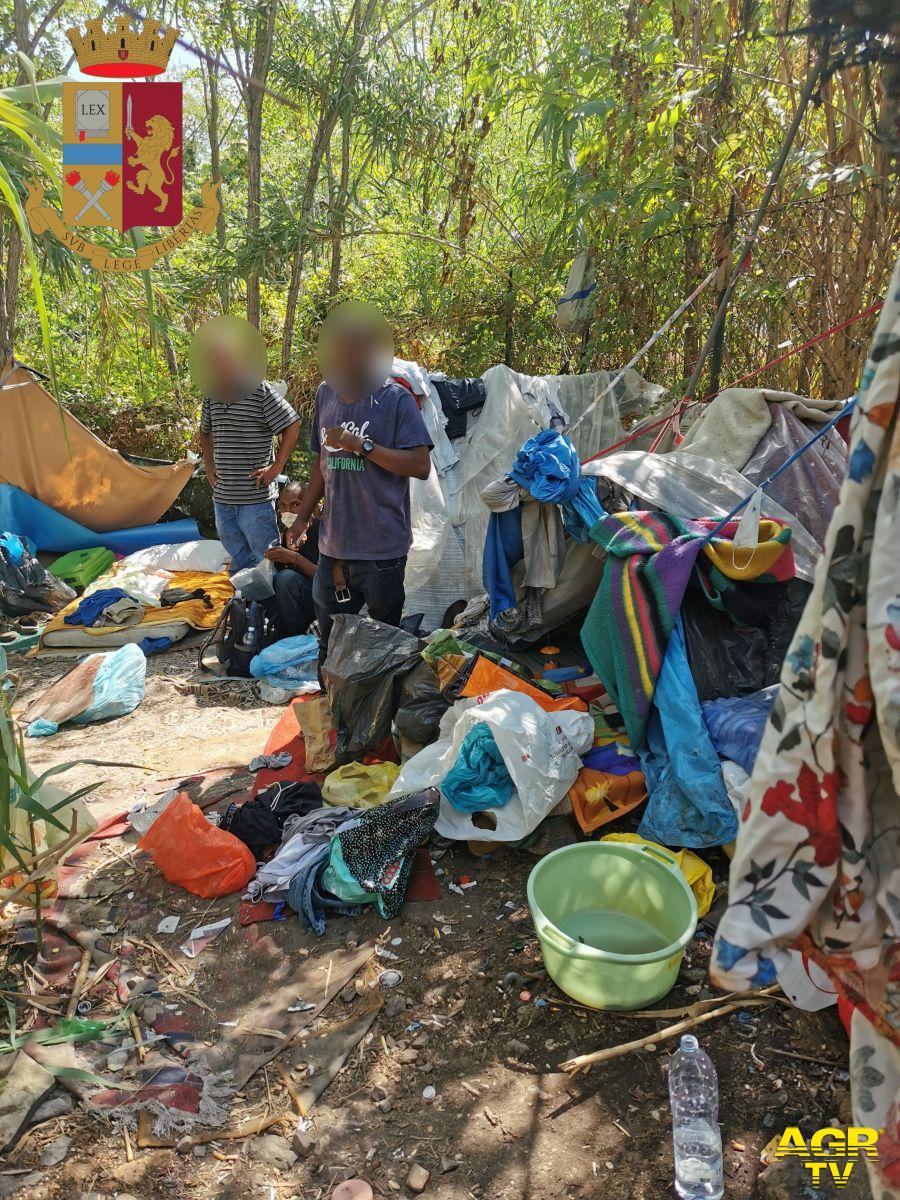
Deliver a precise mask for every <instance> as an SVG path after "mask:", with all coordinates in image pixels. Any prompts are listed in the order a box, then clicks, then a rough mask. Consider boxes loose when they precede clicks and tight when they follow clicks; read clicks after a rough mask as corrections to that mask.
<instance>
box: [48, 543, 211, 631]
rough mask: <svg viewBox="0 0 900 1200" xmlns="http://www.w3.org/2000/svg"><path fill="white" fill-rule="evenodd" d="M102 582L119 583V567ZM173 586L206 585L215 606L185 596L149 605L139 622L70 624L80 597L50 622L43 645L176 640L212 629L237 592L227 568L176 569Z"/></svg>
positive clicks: (193, 587)
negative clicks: (166, 604)
mask: <svg viewBox="0 0 900 1200" xmlns="http://www.w3.org/2000/svg"><path fill="white" fill-rule="evenodd" d="M117 565H118V564H117ZM99 582H101V583H102V585H103V586H104V587H115V586H116V567H115V566H114V567H113V568H112V570H111V571H109V572H107V574H106V575H104V576H101V580H100V581H99ZM170 586H171V587H173V588H184V589H185V590H186V591H189V592H192V591H194V590H196V589H197V588H202V589H203V590H204V591H205V592H206V593H207V595H208V596H209V598H210V600H211V601H212V607H211V608H207V606H206V604H204V602H203V601H202V600H184V601H182V603H181V604H174V605H172V607H171V608H147V609H146V611H145V613H144V619H143V620H142V621H141V622H140V623H139V624H138V625H103V626H99V627H92V626H88V625H67V624H66V620H65V618H66V617H67V616H68V614H69V613H71V612H74V611H75V610H76V608H77V607H78V604H79V601H78V600H73V602H72V603H71V604H69V605H67V606H66V608H64V609H62V610H61V611H60V612H58V613H57V614H56V615H55V616H53V617H52V618H51V619H50V621H49V622H48V623H47V625H46V626H45V628H44V633H43V636H42V638H41V647H42V648H43V647H46V648H47V649H48V650H49V649H61V648H74V647H87V648H88V649H91V650H102V649H106V648H110V647H116V646H124V645H126V644H127V643H129V642H140V641H142V640H143V639H144V638H145V637H154V638H156V637H170V638H172V640H173V641H176V640H177V639H179V638H183V637H184V636H185V634H187V633H188V632H189V631H190V630H191V629H199V630H204V629H212V627H213V626H214V625H215V623H216V621H218V619H219V617H220V616H221V615H222V610H223V609H224V608H225V605H226V604H227V603H228V601H229V600H230V599H231V597H232V596H233V595H234V588H233V587H232V584H231V580H230V579H229V577H228V576H227V575H226V574H224V572H222V573H211V572H206V571H174V572H173V573H172V580H171V584H170Z"/></svg>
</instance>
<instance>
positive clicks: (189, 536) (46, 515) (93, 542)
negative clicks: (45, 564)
mask: <svg viewBox="0 0 900 1200" xmlns="http://www.w3.org/2000/svg"><path fill="white" fill-rule="evenodd" d="M0 529H5V530H9V531H10V532H11V533H15V534H18V536H19V537H20V538H29V539H30V540H31V541H32V542H33V543H34V545H35V546H37V548H38V549H39V550H48V551H53V552H54V553H56V554H64V553H65V552H66V551H67V550H87V549H88V548H89V547H91V546H107V547H108V548H109V549H110V550H113V551H115V553H116V554H133V553H134V552H135V551H136V550H143V549H145V548H146V547H147V546H160V545H167V546H168V545H174V544H175V543H176V542H192V541H194V540H195V539H196V538H199V536H200V530H199V529H198V528H197V522H196V521H187V520H185V521H162V522H160V524H158V525H137V526H135V528H134V529H115V530H112V531H110V532H109V533H94V531H93V530H91V529H86V528H85V526H84V525H79V524H78V522H77V521H73V520H72V519H71V518H70V517H66V516H63V514H62V513H60V512H57V511H56V509H55V508H51V507H50V506H49V505H48V504H44V503H43V501H41V500H35V498H34V496H29V495H28V493H27V492H23V491H22V489H21V488H17V487H14V486H13V485H12V484H11V483H0Z"/></svg>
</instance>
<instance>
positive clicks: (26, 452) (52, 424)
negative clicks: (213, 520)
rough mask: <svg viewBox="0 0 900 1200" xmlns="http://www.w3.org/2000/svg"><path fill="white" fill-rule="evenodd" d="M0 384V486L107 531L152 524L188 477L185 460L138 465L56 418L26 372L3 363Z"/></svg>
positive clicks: (66, 417) (69, 420)
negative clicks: (6, 485) (13, 488)
mask: <svg viewBox="0 0 900 1200" xmlns="http://www.w3.org/2000/svg"><path fill="white" fill-rule="evenodd" d="M0 379H2V384H0V483H12V484H15V486H16V487H19V488H21V489H22V491H23V492H27V493H28V494H29V496H34V497H35V498H36V499H38V500H42V501H43V502H44V504H49V505H50V507H51V508H55V509H56V510H57V512H61V513H64V514H65V515H66V516H67V517H71V519H72V520H73V521H78V522H80V524H82V525H86V526H87V528H88V529H92V530H94V531H95V532H97V533H105V532H106V531H107V530H110V529H131V528H133V527H134V526H135V525H152V524H154V523H155V522H156V521H158V520H159V518H160V517H161V516H162V515H163V513H164V512H165V511H166V509H167V508H169V507H170V506H171V505H172V504H173V503H174V501H175V499H176V497H177V496H178V494H179V492H180V491H181V489H182V488H183V487H184V485H185V484H186V483H187V481H188V480H189V479H190V477H191V472H192V470H193V466H192V464H191V463H189V462H182V463H175V464H174V465H173V466H171V467H169V466H157V467H139V466H135V465H134V464H133V463H130V462H128V461H126V460H125V459H124V458H122V456H121V455H120V454H119V453H118V451H116V450H111V449H110V447H109V446H107V445H106V444H105V443H104V442H101V441H100V439H99V438H97V437H95V436H94V435H93V434H92V433H91V431H90V430H89V429H86V428H85V427H84V425H82V424H81V422H80V421H76V419H75V418H74V417H73V416H72V415H71V413H64V414H63V417H62V419H60V413H59V409H58V408H57V406H56V401H55V400H54V399H53V397H52V396H51V395H50V394H49V393H48V392H46V391H45V390H44V388H43V387H41V385H40V383H39V382H38V380H37V379H35V378H34V376H33V375H32V374H31V373H30V372H29V371H27V370H26V369H25V368H24V367H14V368H13V369H12V370H9V367H8V365H7V368H6V369H4V370H3V372H2V374H0ZM64 424H65V430H64V429H63V425H64ZM67 439H68V445H67V444H66V443H67Z"/></svg>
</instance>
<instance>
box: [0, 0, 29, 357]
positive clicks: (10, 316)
mask: <svg viewBox="0 0 900 1200" xmlns="http://www.w3.org/2000/svg"><path fill="white" fill-rule="evenodd" d="M13 31H14V32H13V36H14V40H15V45H16V47H17V48H18V49H20V50H21V51H22V52H23V53H25V54H27V53H28V52H29V50H30V49H31V38H30V35H29V32H28V5H27V4H26V2H25V0H13ZM17 62H18V60H17ZM27 78H28V76H27V75H26V74H25V71H24V68H23V67H22V65H21V63H19V64H18V69H17V71H16V78H15V83H16V85H17V86H18V85H19V84H23V83H25V81H26V79H27ZM5 250H6V253H5V254H3V255H0V285H2V286H0V292H2V295H0V349H3V348H6V347H9V349H10V350H14V349H15V344H16V316H17V314H18V310H19V282H20V277H21V270H22V250H23V246H22V235H21V233H20V232H19V227H18V225H17V224H16V223H15V221H14V220H13V219H12V217H10V218H9V219H8V220H7V222H6V246H5Z"/></svg>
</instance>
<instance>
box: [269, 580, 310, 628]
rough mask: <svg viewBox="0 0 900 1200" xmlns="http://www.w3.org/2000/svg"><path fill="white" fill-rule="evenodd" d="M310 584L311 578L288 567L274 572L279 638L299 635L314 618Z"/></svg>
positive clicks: (276, 619)
mask: <svg viewBox="0 0 900 1200" xmlns="http://www.w3.org/2000/svg"><path fill="white" fill-rule="evenodd" d="M312 586H313V581H312V580H311V579H307V578H306V576H305V575H301V573H300V572H299V571H292V570H291V568H290V567H283V568H282V569H281V570H280V571H276V572H275V622H276V625H277V627H278V636H279V637H280V638H288V637H299V636H300V634H301V633H306V631H307V629H309V627H310V625H312V623H313V621H314V620H315V619H316V610H315V608H314V607H313V598H312Z"/></svg>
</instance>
